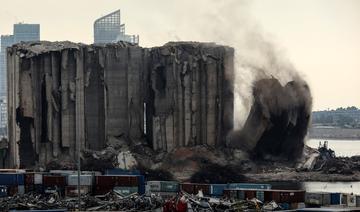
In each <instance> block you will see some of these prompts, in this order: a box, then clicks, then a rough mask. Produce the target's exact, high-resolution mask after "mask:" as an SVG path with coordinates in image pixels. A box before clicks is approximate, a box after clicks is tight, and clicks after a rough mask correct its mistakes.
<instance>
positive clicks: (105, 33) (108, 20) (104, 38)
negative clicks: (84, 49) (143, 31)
mask: <svg viewBox="0 0 360 212" xmlns="http://www.w3.org/2000/svg"><path fill="white" fill-rule="evenodd" d="M118 41H126V42H130V43H134V44H138V43H139V36H138V35H127V34H125V24H121V19H120V10H117V11H115V12H113V13H110V14H108V15H106V16H103V17H101V18H99V19H97V20H96V21H95V23H94V43H116V42H118Z"/></svg>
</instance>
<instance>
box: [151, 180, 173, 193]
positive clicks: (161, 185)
mask: <svg viewBox="0 0 360 212" xmlns="http://www.w3.org/2000/svg"><path fill="white" fill-rule="evenodd" d="M146 184H147V190H148V191H149V192H178V191H179V183H178V182H176V181H148V182H146Z"/></svg>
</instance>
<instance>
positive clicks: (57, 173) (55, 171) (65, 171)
mask: <svg viewBox="0 0 360 212" xmlns="http://www.w3.org/2000/svg"><path fill="white" fill-rule="evenodd" d="M49 173H50V174H54V175H61V176H67V175H71V174H77V173H78V172H77V171H76V170H50V171H49Z"/></svg>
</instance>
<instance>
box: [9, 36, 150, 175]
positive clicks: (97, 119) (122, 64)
mask: <svg viewBox="0 0 360 212" xmlns="http://www.w3.org/2000/svg"><path fill="white" fill-rule="evenodd" d="M145 52H146V51H145V50H144V49H142V48H140V47H137V46H131V45H128V44H123V43H121V44H116V45H109V46H87V45H82V44H73V43H69V42H61V43H50V42H41V43H21V44H18V45H15V46H13V47H12V48H9V49H8V59H9V60H8V79H9V86H8V87H9V92H8V94H9V108H8V109H9V127H10V129H11V130H10V132H9V140H10V157H9V166H10V167H18V166H19V164H20V167H23V168H27V167H32V166H33V165H35V163H37V164H40V165H45V164H47V163H48V162H49V161H51V160H53V159H55V158H70V159H74V158H75V156H76V152H77V149H76V148H77V145H76V144H77V143H78V142H80V146H81V149H93V150H101V149H103V148H104V147H105V146H106V141H107V140H108V139H109V138H110V137H116V136H126V137H129V138H134V139H139V138H141V137H142V135H143V115H142V114H143V96H142V95H143V90H142V89H143V87H142V82H143V81H144V79H143V76H144V73H143V71H144V70H145V69H144V67H146V66H145V65H144V60H145V56H144V55H145Z"/></svg>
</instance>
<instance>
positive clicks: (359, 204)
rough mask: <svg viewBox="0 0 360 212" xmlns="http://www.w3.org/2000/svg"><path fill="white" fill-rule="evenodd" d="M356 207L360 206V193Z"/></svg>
mask: <svg viewBox="0 0 360 212" xmlns="http://www.w3.org/2000/svg"><path fill="white" fill-rule="evenodd" d="M356 207H360V195H358V196H356Z"/></svg>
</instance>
